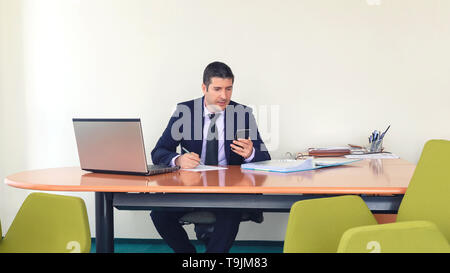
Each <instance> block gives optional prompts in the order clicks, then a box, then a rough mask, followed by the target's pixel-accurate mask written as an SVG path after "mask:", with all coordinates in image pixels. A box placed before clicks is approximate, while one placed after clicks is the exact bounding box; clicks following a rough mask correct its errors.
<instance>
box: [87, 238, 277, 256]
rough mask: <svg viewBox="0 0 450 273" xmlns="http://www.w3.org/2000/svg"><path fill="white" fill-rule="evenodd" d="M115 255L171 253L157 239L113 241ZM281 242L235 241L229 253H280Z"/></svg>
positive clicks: (200, 249) (201, 247) (199, 247)
mask: <svg viewBox="0 0 450 273" xmlns="http://www.w3.org/2000/svg"><path fill="white" fill-rule="evenodd" d="M193 244H194V246H195V247H196V248H197V252H198V253H202V252H205V246H204V245H203V244H202V243H201V242H199V241H193ZM114 252H116V253H173V251H172V249H171V248H170V247H169V246H168V245H167V244H166V243H165V242H164V241H163V240H158V239H120V238H116V239H114ZM282 252H283V242H281V241H236V242H235V243H234V245H233V246H232V247H231V250H230V253H282ZM91 253H95V239H92V244H91Z"/></svg>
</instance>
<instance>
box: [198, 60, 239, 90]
mask: <svg viewBox="0 0 450 273" xmlns="http://www.w3.org/2000/svg"><path fill="white" fill-rule="evenodd" d="M213 77H218V78H223V79H231V80H232V82H234V75H233V72H232V71H231V68H230V67H229V66H228V65H226V64H224V63H221V62H213V63H210V64H208V65H207V66H206V68H205V71H203V84H204V85H206V90H208V87H209V84H210V83H211V78H213Z"/></svg>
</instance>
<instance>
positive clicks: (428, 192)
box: [397, 140, 450, 241]
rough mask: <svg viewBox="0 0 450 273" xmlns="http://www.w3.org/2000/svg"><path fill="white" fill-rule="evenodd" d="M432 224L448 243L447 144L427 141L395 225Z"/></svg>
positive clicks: (449, 158) (449, 178) (449, 170)
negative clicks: (417, 221) (420, 221)
mask: <svg viewBox="0 0 450 273" xmlns="http://www.w3.org/2000/svg"><path fill="white" fill-rule="evenodd" d="M415 220H425V221H430V222H433V223H434V224H436V225H437V227H438V228H439V230H440V231H441V232H442V233H443V234H444V236H445V237H446V238H447V240H448V241H450V141H448V140H430V141H428V142H427V143H426V144H425V146H424V148H423V151H422V155H421V157H420V159H419V162H418V163H417V167H416V169H415V171H414V175H413V177H412V179H411V181H410V183H409V186H408V189H407V191H406V194H405V196H404V198H403V201H402V203H401V205H400V208H399V211H398V216H397V221H415Z"/></svg>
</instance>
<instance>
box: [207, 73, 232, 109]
mask: <svg viewBox="0 0 450 273" xmlns="http://www.w3.org/2000/svg"><path fill="white" fill-rule="evenodd" d="M202 91H203V95H205V102H206V106H207V107H208V110H210V111H212V112H220V111H223V110H225V108H226V107H227V105H228V104H229V103H230V100H231V93H233V80H232V79H230V78H219V77H212V78H211V83H210V84H209V86H208V90H207V89H206V85H205V84H202Z"/></svg>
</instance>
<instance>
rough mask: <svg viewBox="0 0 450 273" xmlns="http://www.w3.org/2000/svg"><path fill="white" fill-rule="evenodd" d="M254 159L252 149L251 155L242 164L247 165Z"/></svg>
mask: <svg viewBox="0 0 450 273" xmlns="http://www.w3.org/2000/svg"><path fill="white" fill-rule="evenodd" d="M254 157H255V148H253V152H252V155H251V156H250V157H248V158H247V159H245V160H244V162H245V163H249V162H250V161H252V160H253V158H254Z"/></svg>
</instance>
